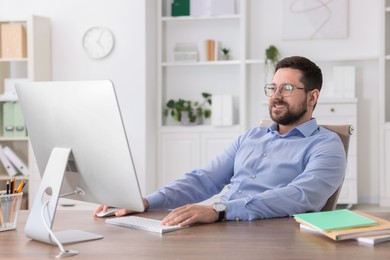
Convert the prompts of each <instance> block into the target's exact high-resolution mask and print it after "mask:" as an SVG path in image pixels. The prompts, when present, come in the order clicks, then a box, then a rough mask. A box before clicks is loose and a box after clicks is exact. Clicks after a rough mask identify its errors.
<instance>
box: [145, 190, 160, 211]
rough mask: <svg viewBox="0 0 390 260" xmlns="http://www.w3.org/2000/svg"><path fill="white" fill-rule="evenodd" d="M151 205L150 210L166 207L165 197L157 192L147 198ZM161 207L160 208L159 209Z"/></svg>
mask: <svg viewBox="0 0 390 260" xmlns="http://www.w3.org/2000/svg"><path fill="white" fill-rule="evenodd" d="M145 199H146V200H147V201H148V203H149V209H161V205H164V201H165V197H164V195H163V194H161V192H159V191H156V192H153V193H151V194H149V195H147V196H146V197H145ZM158 205H160V207H158Z"/></svg>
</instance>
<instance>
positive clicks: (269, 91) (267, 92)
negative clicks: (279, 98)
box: [264, 84, 276, 97]
mask: <svg viewBox="0 0 390 260" xmlns="http://www.w3.org/2000/svg"><path fill="white" fill-rule="evenodd" d="M275 90H276V87H275V86H274V85H272V84H267V85H265V86H264V93H265V95H266V96H267V97H272V96H273V95H274V93H275Z"/></svg>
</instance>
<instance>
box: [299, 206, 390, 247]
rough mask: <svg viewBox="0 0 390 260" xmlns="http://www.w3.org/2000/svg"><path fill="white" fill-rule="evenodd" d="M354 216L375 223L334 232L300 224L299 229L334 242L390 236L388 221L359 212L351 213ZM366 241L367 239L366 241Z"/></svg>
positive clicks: (389, 223) (389, 222)
mask: <svg viewBox="0 0 390 260" xmlns="http://www.w3.org/2000/svg"><path fill="white" fill-rule="evenodd" d="M353 212H354V213H356V214H359V215H361V216H363V217H366V218H369V219H372V220H374V221H376V222H377V224H376V225H374V226H361V227H353V228H341V229H334V230H328V231H326V230H320V229H317V228H315V227H314V226H311V225H308V224H305V223H302V222H299V221H297V222H298V223H300V225H299V226H300V229H301V230H305V231H310V232H314V233H317V234H322V235H325V236H327V237H329V238H331V239H333V240H335V241H339V240H346V239H357V238H360V237H372V236H383V235H390V221H387V220H385V219H381V218H379V217H375V216H372V215H370V214H367V213H363V212H360V211H353ZM366 240H367V239H366Z"/></svg>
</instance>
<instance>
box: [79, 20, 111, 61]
mask: <svg viewBox="0 0 390 260" xmlns="http://www.w3.org/2000/svg"><path fill="white" fill-rule="evenodd" d="M114 42H115V40H114V35H113V34H112V32H111V31H110V30H109V29H108V28H105V27H100V26H96V27H92V28H90V29H88V30H87V31H86V32H85V34H84V36H83V48H84V51H85V53H86V54H87V55H88V56H89V57H90V58H93V59H102V58H104V57H106V56H108V55H109V54H110V53H111V51H112V49H113V48H114Z"/></svg>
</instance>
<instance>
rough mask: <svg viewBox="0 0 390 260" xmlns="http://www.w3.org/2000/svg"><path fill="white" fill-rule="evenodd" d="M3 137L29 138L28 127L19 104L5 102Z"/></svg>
mask: <svg viewBox="0 0 390 260" xmlns="http://www.w3.org/2000/svg"><path fill="white" fill-rule="evenodd" d="M3 136H4V137H24V136H27V130H26V125H25V122H24V118H23V114H22V111H21V108H20V104H19V102H12V101H9V102H4V104H3Z"/></svg>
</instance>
